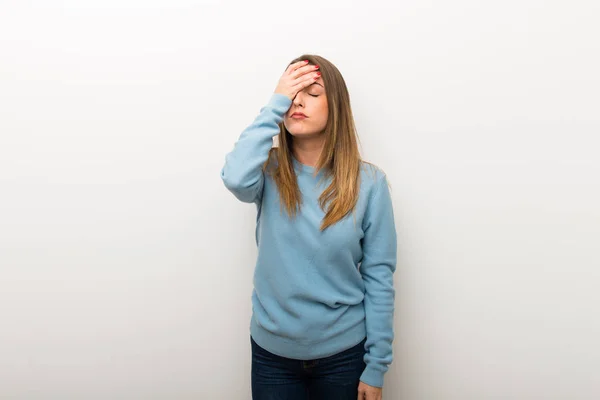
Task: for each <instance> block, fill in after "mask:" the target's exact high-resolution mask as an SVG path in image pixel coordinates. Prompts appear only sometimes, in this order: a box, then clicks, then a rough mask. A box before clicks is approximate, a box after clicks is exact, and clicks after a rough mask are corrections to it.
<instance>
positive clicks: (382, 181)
mask: <svg viewBox="0 0 600 400" xmlns="http://www.w3.org/2000/svg"><path fill="white" fill-rule="evenodd" d="M360 181H361V182H360V184H361V192H364V193H365V194H366V195H367V197H370V196H372V195H373V193H375V192H377V191H378V189H380V188H381V187H382V186H387V185H389V183H388V179H387V174H386V173H385V171H383V169H381V168H380V167H378V166H377V165H375V164H373V163H370V162H368V161H364V160H362V161H361V165H360Z"/></svg>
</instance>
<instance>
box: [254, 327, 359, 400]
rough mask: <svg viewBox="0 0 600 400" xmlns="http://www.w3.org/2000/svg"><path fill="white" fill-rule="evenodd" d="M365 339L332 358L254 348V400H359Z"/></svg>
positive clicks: (256, 345)
mask: <svg viewBox="0 0 600 400" xmlns="http://www.w3.org/2000/svg"><path fill="white" fill-rule="evenodd" d="M366 341H367V338H364V339H363V340H362V341H361V342H360V343H359V344H357V345H356V346H354V347H352V348H350V349H347V350H344V351H342V352H340V353H337V354H334V355H332V356H329V357H324V358H318V359H315V360H304V361H303V360H296V359H291V358H285V357H281V356H278V355H275V354H272V353H270V352H268V351H267V350H265V349H263V348H262V347H260V346H259V345H258V344H257V343H256V342H255V341H254V339H253V338H252V336H250V343H251V346H252V372H251V375H252V379H251V381H252V399H253V400H356V399H357V397H358V384H359V379H360V375H361V374H362V372H363V371H364V369H365V367H366V364H365V362H364V361H363V357H364V355H365V342H366Z"/></svg>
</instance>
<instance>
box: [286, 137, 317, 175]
mask: <svg viewBox="0 0 600 400" xmlns="http://www.w3.org/2000/svg"><path fill="white" fill-rule="evenodd" d="M324 144H325V138H324V136H323V135H319V136H317V137H312V138H298V137H294V140H293V142H292V152H293V153H294V157H296V159H297V160H298V161H299V162H301V163H302V164H305V165H309V166H311V167H314V166H315V165H317V161H318V160H319V157H320V156H321V151H322V150H323V146H324Z"/></svg>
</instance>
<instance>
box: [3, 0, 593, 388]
mask: <svg viewBox="0 0 600 400" xmlns="http://www.w3.org/2000/svg"><path fill="white" fill-rule="evenodd" d="M262 4H266V3H262ZM599 18H600V7H599V6H598V3H597V2H595V1H592V0H588V1H583V0H581V1H571V2H568V3H567V2H566V1H563V2H559V1H541V0H519V1H517V0H509V1H502V2H500V1H496V2H484V1H475V0H470V1H469V0H458V1H453V2H450V1H441V0H438V1H423V0H421V1H417V0H410V1H404V2H400V3H397V4H396V5H395V6H392V5H391V4H388V5H386V6H383V5H377V3H376V2H368V6H367V5H366V4H356V5H354V4H352V3H348V2H345V3H342V2H339V3H333V2H280V1H279V2H272V3H270V5H269V6H268V7H267V6H263V7H262V8H260V7H259V5H258V4H257V3H255V2H248V3H246V4H242V3H241V2H239V3H237V4H225V2H221V1H217V0H213V1H191V0H188V1H183V0H163V1H158V0H154V1H148V0H146V1H142V0H139V1H135V0H118V1H117V0H110V1H107V0H103V1H100V0H88V1H75V0H68V1H67V0H65V1H56V0H55V1H41V0H38V1H28V2H24V1H17V0H13V1H7V0H4V1H1V2H0V398H1V399H3V400H4V399H11V400H13V399H15V400H16V399H18V400H21V399H28V400H29V399H31V400H37V399H61V400H66V399H199V398H202V399H228V400H230V399H231V400H237V399H239V400H242V399H249V398H250V342H249V331H248V326H249V319H250V312H251V306H250V295H251V290H252V286H251V285H252V281H251V280H252V273H253V267H254V258H255V256H256V249H255V244H254V236H253V233H254V232H253V230H254V219H255V208H254V206H252V205H248V204H243V203H240V202H238V201H237V200H236V199H235V198H234V197H233V195H231V194H230V193H229V192H227V190H226V189H225V188H224V186H223V184H222V182H221V180H220V177H219V172H220V168H221V166H222V164H223V162H224V157H225V154H226V153H227V152H228V151H230V149H231V148H232V147H233V144H234V142H235V140H237V137H238V136H239V134H240V133H241V131H242V130H243V129H244V128H245V127H246V126H247V125H248V124H249V123H250V122H251V121H252V120H253V119H254V117H255V116H256V115H257V114H258V111H259V109H260V108H261V107H262V106H263V105H264V103H265V102H266V101H267V100H268V99H269V97H270V95H271V93H272V91H273V90H274V88H275V86H276V83H277V80H278V79H279V76H280V75H281V73H282V72H283V70H284V69H285V67H286V65H287V63H288V62H289V61H290V60H292V59H293V58H294V57H296V56H298V55H301V54H302V53H304V52H309V53H316V54H320V55H322V56H324V57H326V58H328V59H330V60H331V61H332V62H333V63H335V64H336V65H337V66H338V67H339V69H340V70H341V72H342V74H343V75H344V77H345V79H346V81H347V83H348V86H349V89H350V94H351V99H352V105H353V107H354V112H355V116H356V122H357V124H358V129H359V133H360V137H361V141H362V145H363V146H362V153H363V156H364V157H365V158H366V159H367V160H370V161H372V162H374V163H376V164H378V165H379V166H380V167H382V168H383V169H384V170H385V171H386V172H387V173H388V175H389V178H390V180H391V183H392V187H393V192H392V193H393V197H394V207H395V212H396V218H397V220H396V223H397V228H398V239H399V240H398V250H399V263H398V270H397V273H396V276H395V279H396V287H397V306H396V310H397V311H396V325H395V328H396V340H395V342H394V354H395V359H394V363H393V364H392V366H391V368H390V371H389V372H388V374H387V375H386V383H385V387H384V396H385V398H386V399H403V400H404V399H406V400H488V399H489V400H500V399H501V400H507V399H511V400H512V399H514V400H531V399H544V400H555V399H556V400H558V399H560V400H584V399H586V400H587V399H589V400H591V399H597V398H600V380H599V379H598V377H599V374H600V345H599V341H598V338H599V337H600V322H599V312H598V304H599V303H600V294H599V291H598V288H599V284H600V255H599V252H598V248H599V244H600V207H599V204H600V161H599V159H598V155H597V153H598V148H599V144H600V140H599V134H600V115H599V114H600V113H599V110H600V97H599V95H598V93H599V92H600V78H599V76H598V71H600V45H599V41H598V37H600V28H599V25H598V24H597V22H598V19H599Z"/></svg>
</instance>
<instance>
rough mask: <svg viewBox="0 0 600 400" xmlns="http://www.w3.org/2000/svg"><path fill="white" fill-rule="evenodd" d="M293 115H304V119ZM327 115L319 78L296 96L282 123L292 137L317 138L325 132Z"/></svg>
mask: <svg viewBox="0 0 600 400" xmlns="http://www.w3.org/2000/svg"><path fill="white" fill-rule="evenodd" d="M295 113H301V114H304V115H305V116H306V117H302V116H298V115H294V114H295ZM328 115H329V109H328V107H327V95H326V94H325V87H324V84H323V78H322V77H319V79H317V80H316V81H315V82H314V83H313V84H312V85H310V86H308V87H306V88H304V89H303V90H301V91H299V92H298V94H296V97H294V100H293V102H292V105H291V106H290V109H289V110H288V112H287V113H286V114H285V117H284V119H283V123H284V125H285V128H286V129H287V130H288V131H289V132H290V133H291V134H292V135H293V136H298V137H307V136H318V135H320V134H322V133H323V131H324V130H325V125H326V124H327V116H328Z"/></svg>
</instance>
